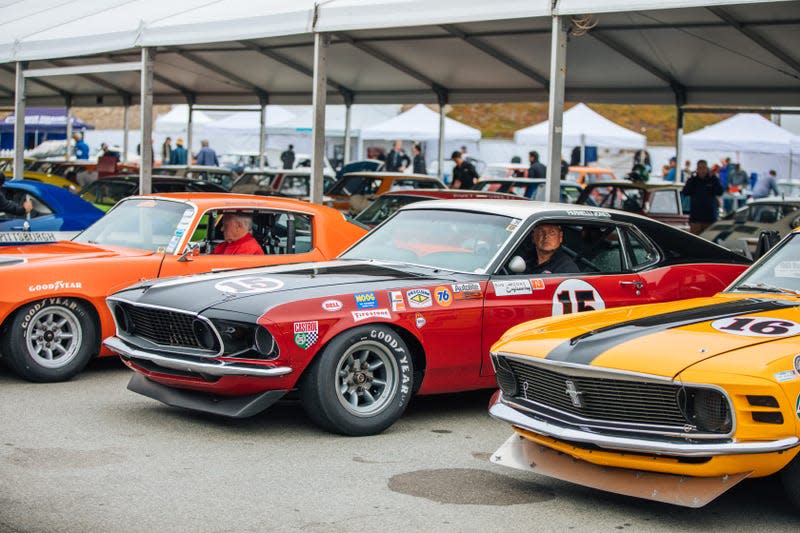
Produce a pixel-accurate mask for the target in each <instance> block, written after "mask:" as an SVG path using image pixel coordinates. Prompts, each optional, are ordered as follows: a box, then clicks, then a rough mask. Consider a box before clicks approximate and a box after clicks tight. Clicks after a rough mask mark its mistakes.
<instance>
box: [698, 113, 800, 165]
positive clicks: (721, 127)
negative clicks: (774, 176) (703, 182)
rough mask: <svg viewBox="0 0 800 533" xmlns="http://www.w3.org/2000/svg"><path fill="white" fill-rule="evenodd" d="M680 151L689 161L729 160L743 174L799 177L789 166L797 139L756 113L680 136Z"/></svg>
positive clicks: (798, 142) (740, 115)
mask: <svg viewBox="0 0 800 533" xmlns="http://www.w3.org/2000/svg"><path fill="white" fill-rule="evenodd" d="M683 147H684V150H685V152H686V156H687V158H689V159H700V158H703V159H707V160H708V161H709V163H714V162H716V161H719V160H721V159H724V158H726V157H730V158H731V160H732V161H733V162H734V163H739V164H741V166H742V168H743V169H744V170H745V171H746V172H756V173H758V174H759V175H763V174H765V173H766V172H768V171H769V170H775V171H776V172H777V173H778V176H779V178H781V179H786V178H798V177H800V167H798V166H797V165H795V164H793V162H792V150H793V149H794V150H795V151H800V150H799V149H800V137H798V136H796V135H794V134H793V133H791V132H790V131H787V130H785V129H783V128H781V127H780V126H778V125H777V124H774V123H772V122H770V121H769V120H767V119H766V118H764V117H762V116H761V115H758V114H756V113H739V114H737V115H734V116H732V117H730V118H727V119H725V120H722V121H720V122H717V123H716V124H712V125H711V126H706V127H705V128H703V129H700V130H697V131H695V132H692V133H689V134H687V135H684V137H683ZM793 147H794V148H793ZM795 157H796V156H795Z"/></svg>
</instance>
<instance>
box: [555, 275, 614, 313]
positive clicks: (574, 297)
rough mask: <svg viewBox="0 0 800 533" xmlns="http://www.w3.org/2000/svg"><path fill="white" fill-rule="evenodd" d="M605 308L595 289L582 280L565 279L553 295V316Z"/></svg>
mask: <svg viewBox="0 0 800 533" xmlns="http://www.w3.org/2000/svg"><path fill="white" fill-rule="evenodd" d="M605 308H606V303H605V302H604V301H603V297H602V296H600V293H599V292H597V289H595V288H594V287H592V286H591V285H590V284H589V283H587V282H585V281H583V280H582V279H565V280H564V281H562V282H561V283H560V284H559V285H558V287H556V291H555V292H554V293H553V316H556V315H568V314H570V313H580V312H581V311H594V310H595V309H605Z"/></svg>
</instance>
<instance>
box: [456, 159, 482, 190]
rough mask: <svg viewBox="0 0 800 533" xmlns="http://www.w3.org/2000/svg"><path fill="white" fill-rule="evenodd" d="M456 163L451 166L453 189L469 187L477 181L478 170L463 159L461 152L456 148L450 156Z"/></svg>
mask: <svg viewBox="0 0 800 533" xmlns="http://www.w3.org/2000/svg"><path fill="white" fill-rule="evenodd" d="M450 159H452V160H453V162H454V163H455V164H456V166H455V167H453V186H452V188H453V189H471V188H472V186H473V185H475V184H476V183H477V182H478V171H476V170H475V166H474V165H473V164H472V163H470V162H469V161H467V160H465V159H464V156H463V154H462V153H461V152H459V151H458V150H456V151H455V152H453V154H452V155H451V156H450Z"/></svg>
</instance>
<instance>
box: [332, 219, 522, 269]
mask: <svg viewBox="0 0 800 533" xmlns="http://www.w3.org/2000/svg"><path fill="white" fill-rule="evenodd" d="M520 222H521V221H519V220H516V219H512V218H510V217H507V216H502V215H495V214H488V213H475V212H467V211H451V210H444V209H442V210H437V209H411V210H407V211H399V212H398V213H397V214H395V216H394V217H392V218H391V219H390V220H387V221H386V223H385V224H384V225H382V226H380V227H379V228H377V229H375V230H374V231H372V232H371V233H369V234H368V235H367V236H366V237H364V238H363V239H361V240H360V241H359V242H358V243H357V244H356V245H355V246H353V248H351V249H350V250H348V251H347V252H345V253H344V254H342V256H341V257H342V258H344V259H365V260H369V259H375V260H378V261H401V262H405V263H413V264H416V265H424V266H429V267H431V268H442V269H446V270H456V271H460V272H477V273H485V272H486V271H487V268H488V267H489V263H490V262H491V260H492V258H493V257H494V255H495V254H496V253H497V251H498V250H500V248H501V247H502V246H503V245H504V244H505V243H506V241H508V240H509V239H511V238H512V236H513V234H514V232H515V231H516V229H517V228H518V227H519V225H520Z"/></svg>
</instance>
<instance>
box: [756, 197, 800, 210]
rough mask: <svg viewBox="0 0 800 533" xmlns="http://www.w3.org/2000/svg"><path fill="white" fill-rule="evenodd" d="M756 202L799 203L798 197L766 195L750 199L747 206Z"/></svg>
mask: <svg viewBox="0 0 800 533" xmlns="http://www.w3.org/2000/svg"><path fill="white" fill-rule="evenodd" d="M758 204H791V205H797V204H800V198H781V197H780V196H768V197H766V198H758V199H756V200H751V201H750V202H749V203H747V205H745V206H743V207H747V206H751V205H758Z"/></svg>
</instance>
